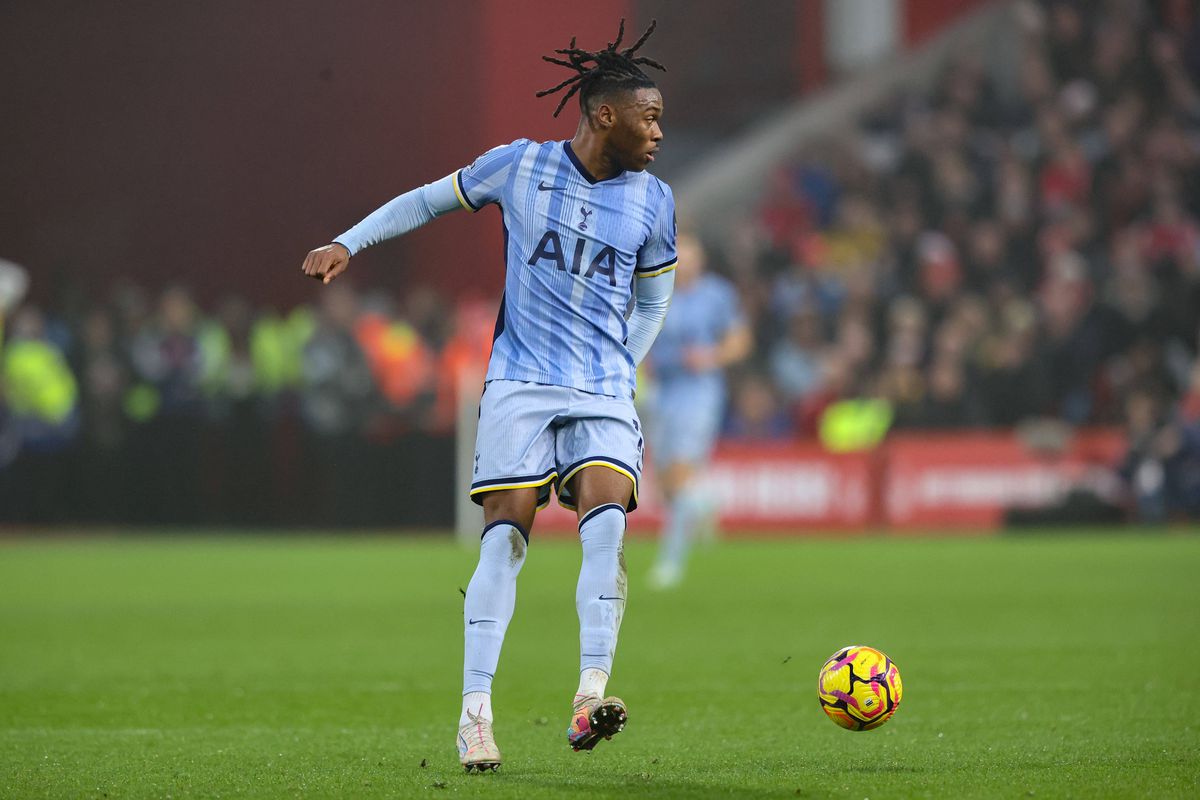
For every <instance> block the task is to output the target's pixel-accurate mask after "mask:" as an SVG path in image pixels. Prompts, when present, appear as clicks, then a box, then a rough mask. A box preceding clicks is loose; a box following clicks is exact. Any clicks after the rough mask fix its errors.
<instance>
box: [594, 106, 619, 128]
mask: <svg viewBox="0 0 1200 800" xmlns="http://www.w3.org/2000/svg"><path fill="white" fill-rule="evenodd" d="M616 124H617V112H616V109H614V108H613V107H612V106H610V105H609V104H608V103H601V104H600V105H599V106H597V108H596V127H598V128H611V127H612V126H613V125H616Z"/></svg>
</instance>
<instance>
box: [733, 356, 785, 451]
mask: <svg viewBox="0 0 1200 800" xmlns="http://www.w3.org/2000/svg"><path fill="white" fill-rule="evenodd" d="M791 433H792V431H791V425H790V422H789V420H788V417H787V414H786V413H784V411H783V409H782V408H781V406H780V404H779V401H778V400H777V399H776V397H775V390H774V388H773V387H772V386H771V383H770V381H769V380H767V378H766V377H765V376H763V375H761V374H758V373H753V372H752V373H750V374H748V375H745V376H744V377H743V378H742V380H741V381H740V382H739V383H738V385H737V388H736V389H735V391H734V394H733V398H732V403H731V407H730V410H729V421H728V423H727V425H726V427H725V435H726V436H728V437H729V438H730V439H734V440H737V441H743V442H750V441H756V442H767V441H773V440H778V439H783V438H786V437H788V436H790V435H791Z"/></svg>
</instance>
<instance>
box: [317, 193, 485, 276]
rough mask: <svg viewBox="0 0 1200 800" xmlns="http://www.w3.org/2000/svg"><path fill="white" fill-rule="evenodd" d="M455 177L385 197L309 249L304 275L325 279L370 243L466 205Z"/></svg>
mask: <svg viewBox="0 0 1200 800" xmlns="http://www.w3.org/2000/svg"><path fill="white" fill-rule="evenodd" d="M457 180H458V172H455V173H453V174H452V175H447V176H446V177H444V178H442V179H441V180H439V181H434V182H433V183H427V184H425V185H424V186H422V187H420V188H418V189H413V190H412V191H411V192H405V193H404V194H402V195H400V196H399V197H397V198H395V199H393V200H391V201H389V202H388V203H386V204H385V205H383V206H381V207H380V208H378V209H376V210H375V211H373V212H371V214H370V215H369V216H367V218H366V219H364V220H363V221H362V222H360V223H358V224H357V225H355V226H354V227H353V228H351V229H350V230H348V231H346V232H345V233H343V234H342V235H341V236H338V237H337V238H335V239H334V240H333V241H332V242H331V243H330V244H327V245H325V246H324V247H318V248H317V249H316V250H313V251H312V252H311V253H309V254H308V256H307V257H305V259H304V266H303V267H301V269H302V270H303V272H304V274H305V275H308V276H309V277H311V278H316V279H317V280H319V281H321V282H323V283H329V282H330V281H331V280H333V279H334V278H336V277H337V276H338V275H341V274H342V273H343V272H345V271H346V267H348V266H349V265H350V259H351V258H352V257H354V255H356V254H357V253H360V252H362V251H363V250H365V249H367V248H368V247H370V246H371V245H374V244H379V243H380V242H382V241H385V240H387V239H394V238H395V237H397V236H403V235H404V234H406V233H408V232H409V231H414V230H416V229H417V228H419V227H421V226H422V225H424V224H425V223H427V222H430V221H432V220H434V219H436V218H438V217H440V216H442V215H443V214H448V213H450V212H451V211H455V210H457V209H460V208H468V207H469V206H467V205H466V204H465V203H463V202H460V201H459V199H458V191H457V189H456V188H455V182H456V181H457Z"/></svg>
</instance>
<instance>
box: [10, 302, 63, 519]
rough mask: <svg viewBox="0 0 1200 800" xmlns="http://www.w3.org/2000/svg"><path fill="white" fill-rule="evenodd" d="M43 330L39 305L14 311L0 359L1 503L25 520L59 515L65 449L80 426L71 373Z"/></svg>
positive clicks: (13, 516) (61, 517)
mask: <svg viewBox="0 0 1200 800" xmlns="http://www.w3.org/2000/svg"><path fill="white" fill-rule="evenodd" d="M46 328H47V325H46V319H45V317H44V315H43V314H42V312H41V311H40V310H39V309H37V308H35V307H33V306H25V307H23V308H21V309H18V311H17V312H16V314H15V315H14V316H13V319H12V321H11V324H10V326H9V330H8V331H7V336H8V339H7V341H6V342H5V345H4V350H3V353H2V356H3V358H2V359H0V394H2V395H3V406H4V409H5V413H4V419H3V420H2V423H3V425H4V427H5V428H6V429H7V431H6V434H5V435H6V437H12V438H11V440H10V442H9V443H8V445H7V447H6V449H7V450H8V451H9V458H11V459H12V460H11V461H10V463H8V464H7V465H0V507H3V508H4V509H5V515H6V516H8V517H9V518H11V519H16V520H20V521H24V522H56V521H60V520H62V519H63V517H64V511H65V509H64V508H63V507H62V505H61V503H60V502H59V501H60V499H61V497H62V496H63V495H64V493H65V492H64V489H65V487H66V485H67V483H68V480H69V475H68V461H67V447H68V445H69V444H70V442H71V439H72V437H73V436H74V435H75V433H76V431H77V429H78V426H79V414H78V399H79V392H78V386H77V383H76V381H75V377H74V375H73V374H72V372H71V369H70V367H69V365H68V363H67V360H66V357H65V355H64V354H63V353H62V351H61V350H59V348H58V346H57V345H56V344H55V343H54V342H53V341H51V340H50V339H49V338H48V336H47V330H46ZM14 456H15V458H14Z"/></svg>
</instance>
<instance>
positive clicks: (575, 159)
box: [563, 139, 625, 186]
mask: <svg viewBox="0 0 1200 800" xmlns="http://www.w3.org/2000/svg"><path fill="white" fill-rule="evenodd" d="M563 152H565V153H566V154H567V158H569V159H571V163H572V164H573V165H574V166H575V169H576V170H577V171H578V172H579V174H580V175H581V176H583V179H584V180H585V181H587V182H588V183H590V184H592V185H593V186H595V185H596V184H597V183H608V182H609V181H615V180H616V179H617V178H620V177H621V176H622V175H624V174H625V170H621V171H620V172H618V173H617V174H616V175H613V176H612V177H611V178H605V179H604V180H600V179H599V178H597V177H596V176H595V175H593V174H592V173H591V172H590V171H589V170H588V168H587V167H585V166H584V165H583V162H582V161H580V160H579V156H577V155H575V148H573V147H571V140H570V139H566V140H564V141H563Z"/></svg>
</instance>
